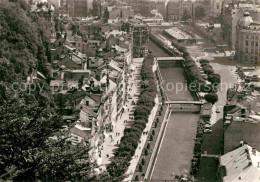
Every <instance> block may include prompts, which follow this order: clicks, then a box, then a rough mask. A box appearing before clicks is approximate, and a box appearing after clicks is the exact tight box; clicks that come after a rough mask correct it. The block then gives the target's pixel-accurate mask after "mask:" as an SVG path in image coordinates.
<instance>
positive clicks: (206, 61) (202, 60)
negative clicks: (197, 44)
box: [199, 59, 209, 64]
mask: <svg viewBox="0 0 260 182" xmlns="http://www.w3.org/2000/svg"><path fill="white" fill-rule="evenodd" d="M199 61H200V64H203V63H209V60H207V59H200V60H199Z"/></svg>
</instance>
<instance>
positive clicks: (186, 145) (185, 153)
mask: <svg viewBox="0 0 260 182" xmlns="http://www.w3.org/2000/svg"><path fill="white" fill-rule="evenodd" d="M149 49H150V50H151V51H152V53H153V54H154V55H155V56H157V57H168V56H169V55H168V54H167V53H165V52H164V51H163V50H162V49H161V48H159V47H158V46H157V45H156V44H155V43H153V42H152V41H150V42H149ZM159 67H160V71H161V74H162V77H163V80H164V86H165V91H166V94H167V95H168V97H169V99H170V100H173V101H181V100H194V98H193V97H192V95H191V93H190V92H189V91H188V89H185V88H187V87H186V84H185V77H184V74H183V72H184V70H183V68H181V67H179V66H176V65H174V64H173V63H171V62H161V63H159ZM167 85H168V86H167ZM172 85H173V86H174V88H173V87H172ZM177 85H179V86H178V87H177ZM180 85H182V86H180ZM181 87H183V89H181ZM177 88H178V89H177ZM198 119H199V114H194V113H172V114H171V116H170V119H169V121H168V123H167V128H166V131H165V133H164V137H163V141H162V143H161V146H160V149H159V153H158V155H157V159H156V162H155V166H154V169H153V172H152V178H151V179H152V181H164V180H173V178H174V175H176V174H181V173H183V172H184V171H189V170H190V166H191V159H192V156H193V148H194V139H195V135H196V128H197V121H198Z"/></svg>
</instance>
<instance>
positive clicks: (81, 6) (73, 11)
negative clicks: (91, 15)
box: [66, 0, 88, 17]
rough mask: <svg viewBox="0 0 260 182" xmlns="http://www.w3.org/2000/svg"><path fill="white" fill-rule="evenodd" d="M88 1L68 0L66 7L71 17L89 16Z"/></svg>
mask: <svg viewBox="0 0 260 182" xmlns="http://www.w3.org/2000/svg"><path fill="white" fill-rule="evenodd" d="M87 5H88V3H87V1H86V0H67V2H66V8H67V11H68V14H69V16H70V17H87V13H88V6H87Z"/></svg>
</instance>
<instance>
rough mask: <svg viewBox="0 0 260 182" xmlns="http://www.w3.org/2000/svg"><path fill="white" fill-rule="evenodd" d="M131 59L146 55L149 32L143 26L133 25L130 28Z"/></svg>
mask: <svg viewBox="0 0 260 182" xmlns="http://www.w3.org/2000/svg"><path fill="white" fill-rule="evenodd" d="M132 39H133V40H132V41H133V57H134V58H138V57H145V56H146V54H147V53H148V40H149V30H148V27H147V25H145V24H134V25H133V28H132Z"/></svg>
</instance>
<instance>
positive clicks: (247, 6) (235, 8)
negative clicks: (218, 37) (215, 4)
mask: <svg viewBox="0 0 260 182" xmlns="http://www.w3.org/2000/svg"><path fill="white" fill-rule="evenodd" d="M245 12H249V13H250V16H251V17H252V18H253V19H254V20H255V21H260V16H259V15H260V9H259V7H257V6H256V5H255V4H253V2H250V1H246V2H241V1H232V2H228V1H224V3H223V10H222V15H221V26H222V35H223V38H224V39H225V40H226V41H227V43H228V44H229V46H230V47H231V48H232V49H233V50H234V49H235V44H236V26H237V23H238V21H239V20H240V19H241V18H242V17H243V16H244V13H245Z"/></svg>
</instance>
